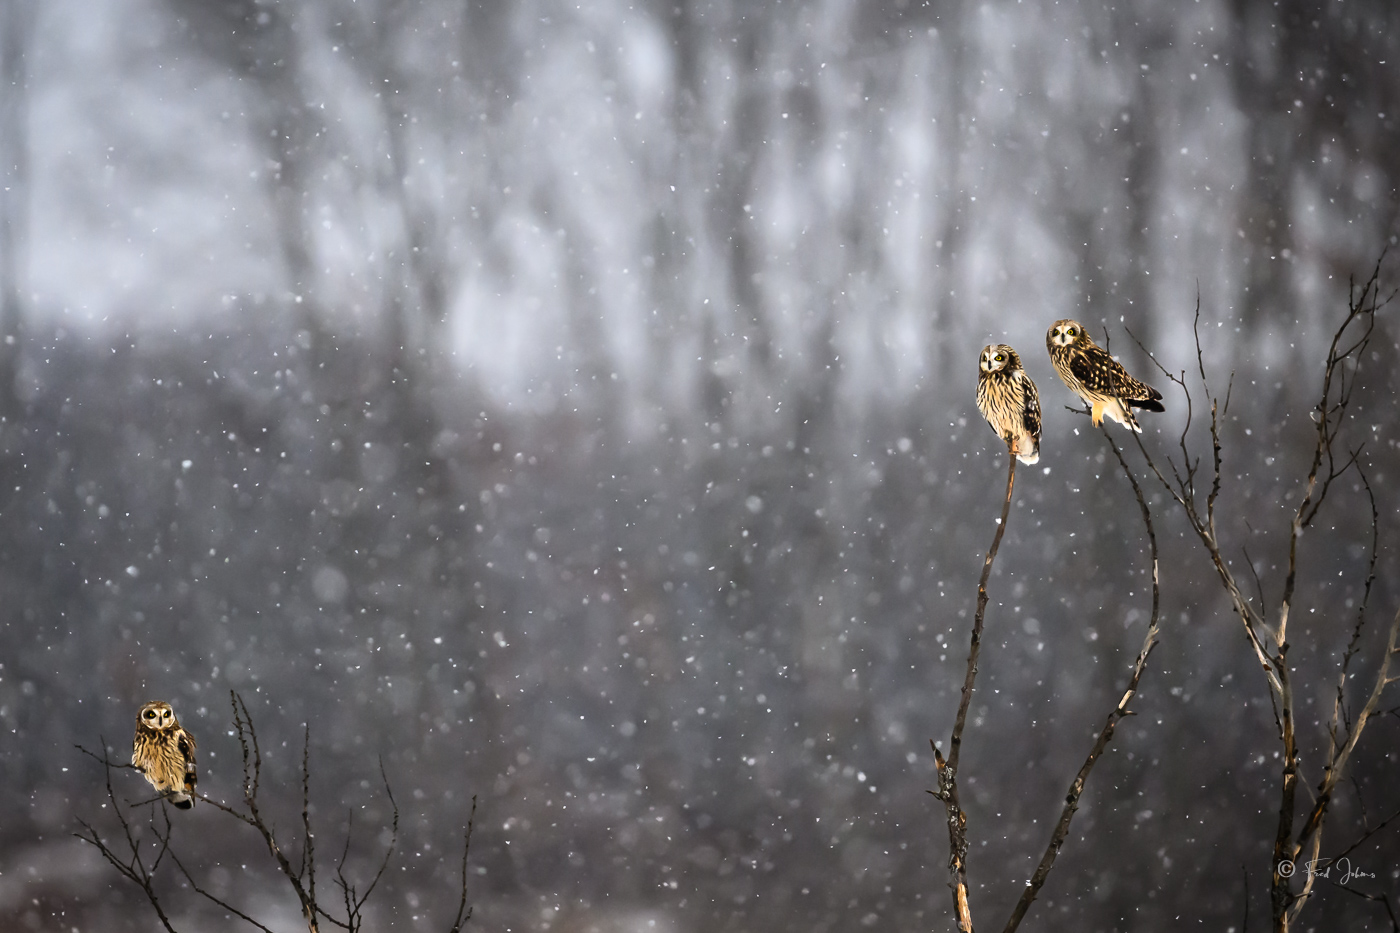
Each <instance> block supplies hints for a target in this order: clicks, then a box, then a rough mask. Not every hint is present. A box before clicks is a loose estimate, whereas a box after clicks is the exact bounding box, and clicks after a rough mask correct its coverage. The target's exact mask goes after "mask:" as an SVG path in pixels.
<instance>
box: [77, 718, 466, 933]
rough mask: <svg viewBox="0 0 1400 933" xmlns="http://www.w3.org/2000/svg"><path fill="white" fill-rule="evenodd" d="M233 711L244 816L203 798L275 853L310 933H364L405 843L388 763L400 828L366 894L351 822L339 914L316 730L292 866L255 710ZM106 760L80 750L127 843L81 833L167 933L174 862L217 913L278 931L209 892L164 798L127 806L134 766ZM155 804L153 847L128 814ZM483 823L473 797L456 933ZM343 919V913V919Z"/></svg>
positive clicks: (89, 830) (305, 762)
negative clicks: (331, 896) (164, 894)
mask: <svg viewBox="0 0 1400 933" xmlns="http://www.w3.org/2000/svg"><path fill="white" fill-rule="evenodd" d="M229 699H230V703H231V705H232V708H233V726H234V733H235V734H236V735H237V738H238V744H239V748H240V749H241V751H242V765H243V771H242V782H241V788H242V792H243V808H242V809H239V808H237V807H233V806H229V805H228V804H226V803H223V802H222V801H218V800H213V799H211V798H210V797H208V796H206V795H205V794H198V795H197V796H198V797H199V798H200V799H201V800H203V801H205V802H206V803H208V804H210V805H211V806H212V807H214V808H215V809H216V810H218V811H220V812H221V813H225V814H227V815H229V816H231V817H233V818H234V819H236V820H238V821H239V822H241V823H244V824H246V825H248V826H251V827H252V828H253V829H254V830H256V831H257V832H258V834H259V835H260V836H261V837H262V840H263V843H264V844H265V845H266V846H267V850H268V854H269V855H270V856H271V857H272V860H273V862H274V863H275V864H276V866H277V869H278V871H279V872H280V873H281V875H282V876H283V877H284V878H285V879H286V880H287V883H288V885H289V886H290V887H291V889H292V891H293V893H295V894H296V896H297V900H298V902H299V903H300V904H301V908H302V916H303V918H304V919H305V921H306V925H307V930H308V931H310V933H317V931H319V930H320V925H321V921H325V922H326V923H327V924H329V925H330V926H332V927H335V928H337V929H341V930H346V931H348V933H359V931H361V930H363V929H364V919H365V918H364V908H365V904H366V903H367V902H368V901H369V898H370V895H371V894H373V893H374V890H375V888H376V887H377V886H378V885H379V882H380V881H381V880H382V879H383V878H384V874H385V872H386V871H387V870H388V867H389V862H390V860H391V859H392V857H393V854H394V851H395V849H396V846H397V843H398V832H399V808H398V803H397V802H396V801H395V800H394V793H393V789H392V787H391V786H390V784H389V778H388V775H387V774H386V773H385V770H384V765H383V762H382V761H381V762H380V766H379V774H380V778H381V780H383V782H384V793H385V796H386V797H387V798H388V800H389V804H390V807H391V808H392V811H393V815H392V822H391V826H390V840H389V843H388V845H387V846H386V847H385V851H384V856H383V858H382V859H381V860H380V862H379V866H378V869H377V870H376V872H375V873H374V875H373V877H371V878H370V880H369V882H368V883H367V884H366V885H365V886H364V890H363V891H361V890H360V889H359V885H358V884H357V883H356V882H355V881H354V880H353V879H352V878H351V877H350V875H349V874H348V873H347V871H346V861H347V859H348V857H349V852H350V838H351V829H352V828H353V827H352V826H351V825H350V823H349V822H347V828H346V833H345V843H344V846H343V848H342V850H341V853H340V857H339V858H338V859H337V861H336V865H335V876H336V887H337V888H338V889H339V890H340V894H341V897H340V900H341V907H340V908H339V910H338V911H336V912H334V913H333V912H331V910H330V908H329V905H328V904H326V903H325V902H323V901H322V900H320V899H319V898H318V896H317V893H316V851H315V845H314V840H315V833H314V831H313V829H312V823H311V810H312V806H311V754H310V747H311V730H310V727H309V726H307V727H304V729H303V746H302V758H301V831H302V839H301V855H300V856H299V857H298V858H297V859H296V860H295V861H296V864H293V860H292V859H289V858H288V857H287V855H286V853H285V851H284V848H283V844H282V843H281V842H279V840H278V838H277V836H276V834H275V832H274V830H273V828H272V823H271V821H270V820H269V819H268V817H267V816H266V815H265V813H264V809H263V802H262V799H261V797H260V794H261V792H262V746H261V744H260V742H259V739H258V733H257V729H256V727H255V726H254V725H253V719H252V716H251V715H250V714H249V712H248V707H247V705H246V704H245V703H244V701H243V698H242V697H241V696H239V695H238V694H237V693H233V692H230V694H229ZM102 748H103V753H102V754H101V755H97V754H95V753H93V752H91V751H89V750H87V749H86V748H83V747H82V746H78V750H79V751H81V752H82V753H83V754H84V755H87V756H88V757H89V758H92V759H93V760H94V761H97V762H98V763H100V764H101V765H102V766H103V770H104V773H105V776H106V787H107V798H108V801H109V802H110V803H111V806H112V812H113V813H114V814H115V816H116V819H117V821H118V824H119V825H120V827H121V836H122V842H119V843H117V844H115V845H114V844H112V843H109V842H108V841H107V839H106V838H105V837H104V836H103V835H102V833H101V832H99V831H98V830H97V829H96V828H95V827H94V826H93V825H92V824H91V823H88V822H87V821H85V820H81V819H80V820H79V824H80V825H81V826H82V827H83V832H81V833H75V835H76V836H77V837H78V838H79V839H82V840H83V841H84V842H86V843H88V844H89V845H92V846H94V847H95V848H96V849H97V850H98V851H99V852H101V853H102V856H103V857H104V858H105V859H106V860H107V861H108V862H109V863H111V864H112V866H113V867H115V868H116V869H117V871H119V872H120V873H121V874H122V876H123V877H125V878H127V880H129V881H131V882H132V883H133V884H135V885H136V886H137V887H139V888H140V889H141V891H142V893H143V894H144V895H145V896H146V900H147V901H148V902H149V903H150V904H151V907H152V909H154V910H155V912H156V915H157V916H158V917H159V918H160V921H161V923H162V925H163V926H164V928H165V929H166V930H167V931H169V933H176V930H175V928H174V927H173V926H172V925H171V922H170V919H169V916H168V914H167V912H166V909H165V906H164V904H163V903H162V900H161V895H160V892H159V891H158V890H157V884H156V881H157V869H158V868H159V867H160V865H161V863H162V862H163V861H165V860H166V858H167V857H168V858H169V860H170V862H171V863H172V864H174V865H175V867H176V869H177V870H178V871H179V873H180V876H181V877H183V878H184V880H185V881H186V882H187V883H188V884H189V886H190V888H191V889H192V890H193V891H194V892H195V893H196V894H199V895H200V896H201V897H203V898H204V899H205V900H207V901H209V902H210V903H212V904H214V905H216V906H217V907H219V908H221V909H223V910H226V911H228V912H229V913H231V914H233V915H235V916H237V917H238V918H239V919H241V920H243V921H244V922H246V923H248V924H249V925H251V926H253V927H256V928H257V929H259V930H263V931H265V933H272V931H271V930H270V929H269V928H268V927H267V926H265V925H264V924H263V923H261V922H260V921H258V920H256V919H255V918H253V917H252V916H250V915H249V914H248V913H246V912H244V911H243V910H240V909H239V908H238V907H236V906H234V905H233V904H232V903H230V902H229V901H228V900H227V899H226V898H221V897H219V896H218V895H216V894H214V893H213V892H211V891H210V890H208V888H206V887H205V886H203V885H201V884H200V883H199V881H198V880H197V878H196V877H195V874H194V873H193V872H191V871H190V869H189V868H188V867H187V866H186V865H185V863H184V861H182V860H181V859H180V858H179V857H178V855H177V853H176V850H175V847H174V844H173V842H172V833H173V827H172V824H171V822H170V817H169V814H168V812H167V810H166V809H165V806H164V802H165V800H164V798H163V797H155V798H152V799H150V800H145V801H140V802H138V803H134V804H132V803H125V802H119V801H118V799H117V795H116V792H115V790H114V789H113V787H112V772H113V770H114V769H116V770H120V769H123V768H130V769H131V770H136V769H135V768H133V767H132V766H131V765H127V764H122V763H119V762H115V761H112V760H111V758H110V756H109V753H108V748H107V744H106V742H105V740H104V741H103V742H102ZM154 803H161V804H162V805H161V807H160V808H159V813H158V814H157V812H156V811H155V810H152V812H151V816H150V824H151V833H152V837H153V838H152V839H151V841H150V842H146V841H145V840H143V838H142V829H143V828H142V827H138V826H134V825H133V824H132V821H131V820H130V819H129V818H128V817H127V814H126V810H128V809H134V808H136V807H140V806H147V805H150V804H154ZM475 822H476V797H475V796H473V797H472V808H471V815H470V816H469V818H468V821H467V828H466V831H465V832H464V834H463V843H462V871H461V895H460V898H459V901H458V905H457V912H456V914H455V916H454V918H453V922H452V927H451V928H450V930H451V933H460V931H461V930H462V929H463V927H464V926H465V925H466V923H467V921H469V920H470V919H471V914H472V911H471V908H470V907H468V905H467V861H468V859H469V857H470V855H471V837H472V828H473V827H474V825H475ZM341 911H343V913H342V912H341Z"/></svg>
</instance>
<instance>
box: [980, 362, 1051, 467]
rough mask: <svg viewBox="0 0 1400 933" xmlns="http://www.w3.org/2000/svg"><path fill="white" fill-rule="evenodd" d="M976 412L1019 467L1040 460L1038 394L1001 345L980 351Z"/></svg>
mask: <svg viewBox="0 0 1400 933" xmlns="http://www.w3.org/2000/svg"><path fill="white" fill-rule="evenodd" d="M979 367H980V368H979V372H978V373H977V410H978V411H980V412H981V413H982V417H983V418H986V419H987V423H988V424H990V425H991V426H992V430H993V431H995V432H997V435H998V436H999V437H1001V439H1002V440H1004V441H1006V444H1007V446H1008V447H1010V448H1011V452H1012V453H1013V454H1015V455H1016V459H1017V460H1020V461H1021V462H1022V463H1035V462H1037V461H1038V460H1040V393H1039V392H1037V391H1036V388H1035V383H1034V382H1032V381H1031V377H1030V376H1028V375H1026V371H1025V370H1024V369H1022V368H1021V358H1020V357H1019V356H1017V355H1016V351H1015V350H1013V349H1011V348H1010V347H1008V346H1007V345H1006V344H1004V343H998V344H994V345H992V346H988V347H983V348H982V359H981V362H980V363H979Z"/></svg>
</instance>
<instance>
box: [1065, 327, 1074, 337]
mask: <svg viewBox="0 0 1400 933" xmlns="http://www.w3.org/2000/svg"><path fill="white" fill-rule="evenodd" d="M1065 334H1066V336H1069V337H1073V336H1074V328H1073V327H1071V328H1070V329H1069V330H1067V331H1065Z"/></svg>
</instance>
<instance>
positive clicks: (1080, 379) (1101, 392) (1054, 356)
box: [1045, 320, 1166, 434]
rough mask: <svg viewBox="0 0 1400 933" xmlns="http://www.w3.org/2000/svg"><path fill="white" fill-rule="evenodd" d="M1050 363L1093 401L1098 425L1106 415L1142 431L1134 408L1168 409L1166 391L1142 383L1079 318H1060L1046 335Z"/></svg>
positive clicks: (1093, 417) (1092, 414)
mask: <svg viewBox="0 0 1400 933" xmlns="http://www.w3.org/2000/svg"><path fill="white" fill-rule="evenodd" d="M1045 346H1046V348H1047V349H1048V350H1049V351H1050V362H1052V363H1054V364H1055V372H1057V373H1059V374H1060V378H1061V379H1063V380H1064V381H1065V385H1067V386H1069V387H1070V389H1071V390H1073V392H1074V393H1075V394H1076V395H1078V396H1079V397H1080V398H1082V399H1083V400H1084V401H1086V402H1088V403H1089V406H1090V412H1089V417H1090V418H1091V420H1092V421H1093V422H1094V427H1098V426H1099V425H1100V424H1101V423H1102V422H1103V418H1104V415H1107V416H1108V417H1109V418H1111V419H1112V420H1114V421H1116V422H1118V423H1119V424H1121V425H1122V426H1123V427H1125V428H1128V429H1130V430H1133V431H1137V432H1138V433H1139V434H1141V433H1142V428H1140V427H1138V423H1137V419H1136V418H1134V417H1133V409H1134V408H1141V409H1143V410H1144V411H1166V409H1165V408H1163V407H1162V402H1161V398H1162V393H1161V392H1158V391H1157V390H1156V389H1154V388H1152V387H1151V386H1150V385H1148V384H1147V383H1145V382H1138V381H1137V380H1136V379H1134V378H1133V377H1132V376H1130V375H1128V371H1127V370H1126V369H1124V368H1123V367H1122V366H1121V365H1119V363H1118V361H1117V360H1115V359H1114V358H1113V357H1111V356H1109V355H1108V351H1107V350H1105V349H1104V348H1103V347H1101V346H1099V345H1098V344H1096V343H1094V341H1093V338H1091V337H1090V336H1089V334H1088V332H1087V331H1085V330H1084V325H1083V324H1080V323H1079V322H1078V321H1068V320H1065V321H1056V322H1055V323H1054V324H1052V325H1051V326H1050V331H1049V332H1048V333H1047V334H1046V335H1045Z"/></svg>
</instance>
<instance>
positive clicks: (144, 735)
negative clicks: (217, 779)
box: [131, 700, 198, 810]
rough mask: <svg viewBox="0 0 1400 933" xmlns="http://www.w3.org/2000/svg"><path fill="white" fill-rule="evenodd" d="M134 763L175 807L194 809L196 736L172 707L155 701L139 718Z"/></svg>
mask: <svg viewBox="0 0 1400 933" xmlns="http://www.w3.org/2000/svg"><path fill="white" fill-rule="evenodd" d="M131 763H132V764H133V765H135V766H136V768H137V769H138V770H139V771H140V772H141V773H142V774H144V775H146V780H148V781H150V782H151V786H152V787H154V788H155V789H156V790H158V791H160V792H161V793H162V794H164V795H165V796H167V797H169V798H170V802H171V803H173V804H175V806H177V807H179V808H180V809H181V810H188V809H190V808H191V807H193V806H194V784H195V781H196V780H197V779H198V775H196V773H195V767H194V736H192V735H190V734H189V733H188V732H186V731H185V730H184V728H183V727H181V725H180V720H178V719H176V718H175V710H173V709H171V708H170V704H169V703H165V702H163V701H161V700H154V701H152V702H150V703H147V704H146V705H145V706H143V707H141V712H139V713H137V714H136V738H135V739H133V740H132V743H131Z"/></svg>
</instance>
